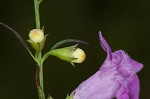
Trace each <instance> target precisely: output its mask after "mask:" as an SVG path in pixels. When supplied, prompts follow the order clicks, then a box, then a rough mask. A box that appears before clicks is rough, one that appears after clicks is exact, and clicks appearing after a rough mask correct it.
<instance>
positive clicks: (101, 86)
mask: <svg viewBox="0 0 150 99" xmlns="http://www.w3.org/2000/svg"><path fill="white" fill-rule="evenodd" d="M99 38H100V43H101V46H102V48H103V49H104V51H106V52H107V58H106V59H105V61H104V63H103V64H102V66H101V67H100V69H99V70H98V71H97V72H96V73H95V74H94V75H93V76H91V77H90V78H88V79H87V80H86V81H84V82H82V83H81V84H80V85H79V86H78V87H77V88H76V89H75V91H74V92H73V93H72V94H74V99H112V98H115V97H116V98H117V99H138V96H139V79H138V76H137V75H136V73H137V72H139V71H140V70H141V69H142V68H143V65H142V64H141V63H138V62H137V61H135V60H133V59H132V58H131V57H130V56H129V55H128V54H126V53H125V52H124V51H123V50H118V51H115V52H111V48H110V47H109V45H108V43H107V42H106V40H105V39H104V38H103V36H102V34H101V33H100V32H99Z"/></svg>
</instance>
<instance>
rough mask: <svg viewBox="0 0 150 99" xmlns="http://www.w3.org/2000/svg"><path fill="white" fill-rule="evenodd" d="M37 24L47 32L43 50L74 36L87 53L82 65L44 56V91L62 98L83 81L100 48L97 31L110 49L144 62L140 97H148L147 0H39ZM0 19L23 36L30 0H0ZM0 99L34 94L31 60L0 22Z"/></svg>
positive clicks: (30, 98)
mask: <svg viewBox="0 0 150 99" xmlns="http://www.w3.org/2000/svg"><path fill="white" fill-rule="evenodd" d="M40 11H41V12H40V13H41V24H42V25H44V27H45V34H47V33H49V36H48V38H47V42H46V45H45V49H44V52H46V51H48V50H49V49H50V47H51V46H52V45H54V44H55V43H56V42H58V41H60V40H63V39H67V38H76V39H80V40H83V41H86V42H88V43H90V46H85V45H80V47H81V48H82V49H84V50H85V52H86V54H87V59H86V61H85V62H84V63H83V64H76V67H75V68H74V67H73V66H71V65H70V64H68V63H66V62H64V61H62V60H59V59H57V58H55V57H49V58H48V59H47V61H46V62H45V64H44V81H45V83H44V84H45V92H46V95H47V94H48V93H50V94H51V95H52V96H53V97H54V98H55V99H64V98H65V97H66V95H67V93H71V92H72V91H73V90H74V89H75V88H76V87H77V86H78V84H80V83H81V82H82V81H83V80H85V79H87V78H88V77H90V76H91V75H92V74H94V73H95V72H96V71H97V70H98V69H99V67H100V65H101V64H102V63H103V61H104V59H105V57H106V53H105V52H104V51H103V50H102V48H101V47H100V45H99V40H98V31H102V33H103V35H104V37H105V38H106V39H107V41H108V43H109V44H110V46H111V48H112V49H113V51H115V50H118V49H123V50H125V51H126V52H127V53H128V54H129V55H130V56H131V57H133V58H134V59H135V60H137V61H139V62H141V63H143V64H144V68H143V70H142V71H141V72H139V73H138V75H139V78H140V81H141V86H140V88H141V91H140V99H149V97H150V85H149V84H150V77H149V75H150V72H149V71H150V63H149V62H150V58H149V54H150V53H149V50H150V44H149V43H150V39H149V36H150V35H149V33H150V1H149V0H44V2H43V3H42V4H41V9H40ZM0 21H1V22H4V23H5V24H8V25H9V26H11V27H12V28H14V29H15V30H16V31H17V32H19V33H20V35H21V36H22V37H23V38H24V39H25V40H27V39H28V33H29V30H31V29H33V28H35V21H34V7H33V0H0ZM0 53H1V54H0V99H38V95H37V89H36V85H35V69H36V63H35V62H34V61H33V59H32V58H31V57H30V55H29V54H28V52H27V51H26V50H25V48H24V47H23V46H22V45H21V43H20V42H19V41H18V39H16V38H15V36H14V35H13V34H11V33H10V32H9V31H8V30H6V29H4V28H2V27H0Z"/></svg>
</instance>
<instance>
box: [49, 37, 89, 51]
mask: <svg viewBox="0 0 150 99" xmlns="http://www.w3.org/2000/svg"><path fill="white" fill-rule="evenodd" d="M65 43H82V44H86V45H89V44H88V43H87V42H85V41H81V40H76V39H66V40H62V41H60V42H58V43H56V44H55V45H54V46H53V47H52V48H51V49H50V50H54V49H56V48H57V47H59V46H61V45H63V44H65Z"/></svg>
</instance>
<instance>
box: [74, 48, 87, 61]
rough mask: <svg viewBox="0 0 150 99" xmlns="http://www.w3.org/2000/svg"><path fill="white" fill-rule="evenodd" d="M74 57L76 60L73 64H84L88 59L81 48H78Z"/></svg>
mask: <svg viewBox="0 0 150 99" xmlns="http://www.w3.org/2000/svg"><path fill="white" fill-rule="evenodd" d="M73 56H74V58H75V59H74V60H73V61H72V62H73V63H82V62H83V61H84V60H85V58H86V54H85V52H84V51H83V50H82V49H80V48H77V49H76V50H75V52H74V54H73Z"/></svg>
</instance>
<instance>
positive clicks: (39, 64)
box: [37, 52, 45, 99]
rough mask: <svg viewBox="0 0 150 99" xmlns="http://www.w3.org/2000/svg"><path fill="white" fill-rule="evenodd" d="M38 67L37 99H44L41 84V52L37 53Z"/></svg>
mask: <svg viewBox="0 0 150 99" xmlns="http://www.w3.org/2000/svg"><path fill="white" fill-rule="evenodd" d="M37 63H38V66H39V69H40V70H39V74H38V75H39V85H38V86H37V87H38V92H39V99H45V94H44V84H43V61H42V54H41V52H39V53H38V62H37Z"/></svg>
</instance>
